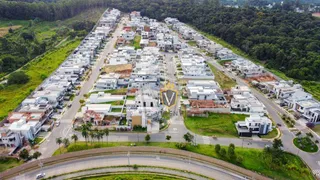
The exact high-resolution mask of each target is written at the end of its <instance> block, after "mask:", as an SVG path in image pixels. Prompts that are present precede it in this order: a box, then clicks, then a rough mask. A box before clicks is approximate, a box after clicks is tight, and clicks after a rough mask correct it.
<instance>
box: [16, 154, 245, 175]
mask: <svg viewBox="0 0 320 180" xmlns="http://www.w3.org/2000/svg"><path fill="white" fill-rule="evenodd" d="M128 164H131V165H132V164H137V165H145V166H159V167H168V168H174V169H181V170H187V171H191V172H195V173H197V174H201V175H204V176H207V177H210V178H214V179H221V180H222V179H223V180H229V179H230V180H232V179H244V178H243V177H242V176H240V175H237V174H235V173H232V172H229V171H227V170H225V169H222V168H219V167H216V166H214V165H209V164H205V163H202V162H198V161H194V160H193V159H192V157H190V158H189V159H181V158H175V157H169V156H164V155H147V154H145V155H137V154H130V156H129V158H128V156H127V154H123V155H112V156H97V157H90V158H84V159H79V160H73V161H68V162H63V163H59V164H54V165H51V166H45V167H43V172H45V173H46V177H50V176H53V175H58V174H64V173H70V172H75V171H79V170H84V169H92V168H98V167H106V166H120V165H128ZM22 173H23V172H22ZM39 173H40V168H39V169H37V170H34V171H30V172H27V173H25V174H21V175H20V176H18V177H17V178H19V180H21V179H26V180H27V179H34V177H36V175H37V174H39Z"/></svg>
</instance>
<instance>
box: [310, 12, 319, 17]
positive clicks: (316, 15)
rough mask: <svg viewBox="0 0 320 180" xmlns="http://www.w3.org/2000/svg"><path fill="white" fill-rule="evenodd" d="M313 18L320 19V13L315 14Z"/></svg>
mask: <svg viewBox="0 0 320 180" xmlns="http://www.w3.org/2000/svg"><path fill="white" fill-rule="evenodd" d="M312 16H314V17H318V18H320V12H318V13H313V14H312Z"/></svg>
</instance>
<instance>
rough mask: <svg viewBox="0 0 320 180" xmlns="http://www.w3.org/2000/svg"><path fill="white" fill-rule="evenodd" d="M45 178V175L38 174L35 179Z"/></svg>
mask: <svg viewBox="0 0 320 180" xmlns="http://www.w3.org/2000/svg"><path fill="white" fill-rule="evenodd" d="M45 176H46V173H40V174H37V176H36V178H37V179H41V178H44V177H45Z"/></svg>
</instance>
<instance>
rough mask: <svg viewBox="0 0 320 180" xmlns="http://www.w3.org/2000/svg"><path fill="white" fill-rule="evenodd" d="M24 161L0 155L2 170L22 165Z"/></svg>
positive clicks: (0, 170) (0, 167)
mask: <svg viewBox="0 0 320 180" xmlns="http://www.w3.org/2000/svg"><path fill="white" fill-rule="evenodd" d="M22 163H23V162H22V161H20V160H18V159H16V158H10V157H0V172H3V171H5V170H7V169H10V168H14V167H16V166H19V165H21V164H22Z"/></svg>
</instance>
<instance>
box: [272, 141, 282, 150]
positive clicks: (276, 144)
mask: <svg viewBox="0 0 320 180" xmlns="http://www.w3.org/2000/svg"><path fill="white" fill-rule="evenodd" d="M272 147H273V148H274V149H280V148H281V147H283V144H282V141H281V139H274V140H273V144H272Z"/></svg>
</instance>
